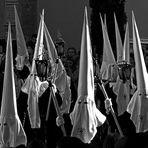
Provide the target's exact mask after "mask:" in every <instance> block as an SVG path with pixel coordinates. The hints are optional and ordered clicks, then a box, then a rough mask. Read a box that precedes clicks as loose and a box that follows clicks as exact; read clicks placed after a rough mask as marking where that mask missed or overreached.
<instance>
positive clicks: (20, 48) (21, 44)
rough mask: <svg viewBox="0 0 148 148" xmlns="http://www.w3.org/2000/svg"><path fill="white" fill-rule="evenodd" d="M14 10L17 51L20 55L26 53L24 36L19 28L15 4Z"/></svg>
mask: <svg viewBox="0 0 148 148" xmlns="http://www.w3.org/2000/svg"><path fill="white" fill-rule="evenodd" d="M14 12H15V24H16V40H17V53H18V55H20V56H23V55H28V51H27V47H26V42H25V38H24V35H23V31H22V28H21V24H20V21H19V17H18V13H17V10H16V7H15V6H14Z"/></svg>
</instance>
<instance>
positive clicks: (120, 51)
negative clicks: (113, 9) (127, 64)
mask: <svg viewBox="0 0 148 148" xmlns="http://www.w3.org/2000/svg"><path fill="white" fill-rule="evenodd" d="M114 21H115V34H116V51H117V62H119V61H121V60H122V56H123V46H122V41H121V36H120V31H119V27H118V23H117V19H116V15H115V13H114Z"/></svg>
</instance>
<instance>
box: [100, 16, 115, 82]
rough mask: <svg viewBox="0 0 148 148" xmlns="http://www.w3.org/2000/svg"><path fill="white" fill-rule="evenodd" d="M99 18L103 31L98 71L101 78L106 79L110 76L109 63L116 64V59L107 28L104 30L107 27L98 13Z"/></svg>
mask: <svg viewBox="0 0 148 148" xmlns="http://www.w3.org/2000/svg"><path fill="white" fill-rule="evenodd" d="M100 19H101V25H102V32H103V60H102V65H101V68H100V72H101V75H102V79H104V80H108V79H109V78H111V71H110V65H113V64H116V61H115V58H114V54H113V51H112V47H111V44H110V41H109V37H108V34H107V30H106V29H107V28H106V27H105V26H104V24H103V20H102V17H101V15H100Z"/></svg>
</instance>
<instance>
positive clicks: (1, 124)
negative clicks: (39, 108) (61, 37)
mask: <svg viewBox="0 0 148 148" xmlns="http://www.w3.org/2000/svg"><path fill="white" fill-rule="evenodd" d="M3 84H4V85H3V95H2V103H1V115H0V141H1V144H2V145H6V146H9V147H16V146H18V145H20V144H25V145H26V142H27V141H26V135H25V132H24V130H23V127H22V125H21V122H20V120H19V117H18V113H17V104H16V92H15V82H14V71H13V54H12V39H11V28H10V23H9V27H8V39H7V48H6V61H5V74H4V83H3Z"/></svg>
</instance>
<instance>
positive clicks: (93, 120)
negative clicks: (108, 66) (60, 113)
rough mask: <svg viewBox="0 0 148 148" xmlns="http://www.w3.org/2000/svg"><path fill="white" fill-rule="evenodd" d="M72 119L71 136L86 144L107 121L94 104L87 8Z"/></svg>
mask: <svg viewBox="0 0 148 148" xmlns="http://www.w3.org/2000/svg"><path fill="white" fill-rule="evenodd" d="M70 117H71V121H72V124H73V129H72V132H71V136H73V137H77V138H79V139H81V140H82V141H83V142H84V143H90V142H91V140H92V139H93V137H94V136H95V134H96V132H97V129H96V127H98V126H100V125H102V124H103V123H104V121H105V120H106V117H105V116H104V115H103V114H101V112H100V111H99V110H98V109H97V108H96V105H95V102H94V73H93V60H92V47H91V41H90V34H89V25H88V18H87V8H86V7H85V14H84V22H83V30H82V40H81V53H80V65H79V80H78V99H77V101H76V103H75V106H74V110H73V112H72V113H71V115H70ZM84 133H85V134H84Z"/></svg>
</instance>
